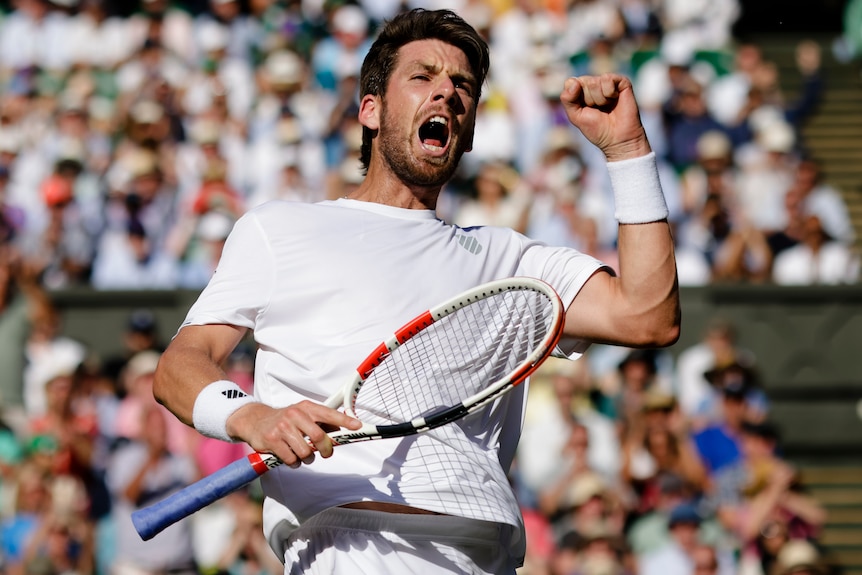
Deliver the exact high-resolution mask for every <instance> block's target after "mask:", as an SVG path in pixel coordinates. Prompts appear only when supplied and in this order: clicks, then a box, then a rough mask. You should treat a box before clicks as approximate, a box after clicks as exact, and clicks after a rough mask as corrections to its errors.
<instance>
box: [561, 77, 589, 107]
mask: <svg viewBox="0 0 862 575" xmlns="http://www.w3.org/2000/svg"><path fill="white" fill-rule="evenodd" d="M582 90H583V87H582V86H581V83H580V81H579V80H578V79H577V78H568V79H567V80H566V82H565V84H563V92H562V93H561V94H560V100H561V101H562V102H563V104H566V105H571V104H574V103H576V102H578V100H579V99H580V98H581V93H582Z"/></svg>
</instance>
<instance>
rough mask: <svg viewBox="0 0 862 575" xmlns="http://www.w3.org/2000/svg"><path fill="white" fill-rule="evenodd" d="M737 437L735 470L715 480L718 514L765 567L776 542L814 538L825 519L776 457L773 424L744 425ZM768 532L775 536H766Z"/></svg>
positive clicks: (731, 531) (783, 462)
mask: <svg viewBox="0 0 862 575" xmlns="http://www.w3.org/2000/svg"><path fill="white" fill-rule="evenodd" d="M740 437H741V449H742V458H741V459H740V461H739V462H738V464H737V470H738V471H736V472H734V473H723V474H721V475H719V476H718V477H717V479H716V495H717V499H716V505H717V514H718V517H719V519H720V520H721V522H722V524H723V525H724V526H725V527H726V528H727V529H728V531H729V532H730V533H732V534H734V535H735V536H736V537H737V538H738V539H739V541H740V542H741V543H742V545H743V549H744V552H745V553H748V554H753V555H755V556H758V557H760V559H761V561H762V562H763V561H766V560H768V559H769V557H770V556H771V557H774V555H775V553H777V548H775V545H776V544H777V543H778V541H777V540H776V539H775V537H777V536H784V537H787V538H791V539H799V538H801V539H812V538H814V537H815V536H816V534H817V532H818V531H819V529H820V527H821V526H822V525H823V522H824V521H825V519H826V514H825V511H824V509H823V507H822V506H821V505H820V504H819V503H818V502H817V501H815V500H814V499H813V498H811V497H810V496H809V495H807V494H806V493H804V491H803V490H802V489H801V487H800V485H799V482H798V477H797V472H796V470H795V469H793V468H792V467H791V466H790V465H788V464H787V463H786V462H785V461H784V460H782V459H781V458H780V457H779V456H778V455H777V452H776V450H777V444H778V437H777V434H776V431H775V430H774V428H773V427H772V426H771V425H769V424H766V423H759V424H753V423H746V424H744V425H743V427H742V433H741V434H740ZM767 529H775V530H776V531H775V532H774V533H773V534H772V536H764V533H767V531H766V530H767ZM764 545H765V547H764Z"/></svg>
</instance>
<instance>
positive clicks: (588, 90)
mask: <svg viewBox="0 0 862 575" xmlns="http://www.w3.org/2000/svg"><path fill="white" fill-rule="evenodd" d="M581 85H582V86H583V92H584V96H583V98H584V105H585V106H587V107H590V108H598V107H600V106H604V105H605V104H606V103H607V98H605V96H604V94H602V89H601V86H600V85H599V86H596V82H595V79H592V78H591V79H590V80H589V81H588V82H582V83H581Z"/></svg>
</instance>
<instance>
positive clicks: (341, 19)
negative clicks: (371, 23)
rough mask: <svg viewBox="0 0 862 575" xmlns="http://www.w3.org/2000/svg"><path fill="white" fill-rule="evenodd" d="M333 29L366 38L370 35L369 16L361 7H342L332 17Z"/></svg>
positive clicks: (349, 5) (350, 5)
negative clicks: (366, 35) (365, 36)
mask: <svg viewBox="0 0 862 575" xmlns="http://www.w3.org/2000/svg"><path fill="white" fill-rule="evenodd" d="M332 28H333V29H334V30H335V31H336V32H341V33H343V34H356V35H359V36H364V35H365V34H367V33H368V16H366V15H365V12H364V11H363V10H362V8H360V7H359V6H355V5H353V4H347V5H345V6H341V7H340V8H338V9H337V10H336V11H335V14H333V16H332Z"/></svg>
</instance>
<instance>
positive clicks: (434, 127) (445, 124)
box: [419, 116, 449, 152]
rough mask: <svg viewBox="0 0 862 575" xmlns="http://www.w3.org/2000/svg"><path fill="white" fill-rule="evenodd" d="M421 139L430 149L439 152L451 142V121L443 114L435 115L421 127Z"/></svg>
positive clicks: (426, 147) (425, 146) (423, 144)
mask: <svg viewBox="0 0 862 575" xmlns="http://www.w3.org/2000/svg"><path fill="white" fill-rule="evenodd" d="M419 140H420V141H421V142H422V146H423V147H424V148H425V149H427V150H430V151H434V152H439V151H441V150H443V149H445V148H446V144H447V143H448V142H449V121H448V120H447V119H446V118H444V117H443V116H434V117H433V118H431V119H429V120H428V121H427V122H425V123H424V124H422V126H420V128H419Z"/></svg>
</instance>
